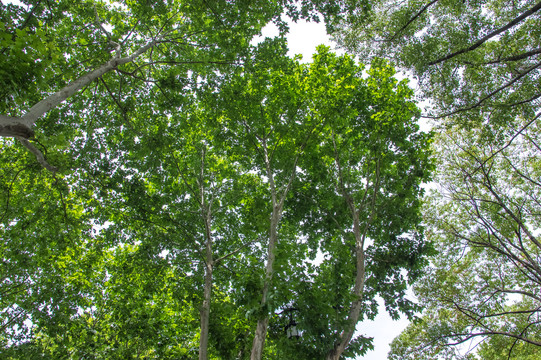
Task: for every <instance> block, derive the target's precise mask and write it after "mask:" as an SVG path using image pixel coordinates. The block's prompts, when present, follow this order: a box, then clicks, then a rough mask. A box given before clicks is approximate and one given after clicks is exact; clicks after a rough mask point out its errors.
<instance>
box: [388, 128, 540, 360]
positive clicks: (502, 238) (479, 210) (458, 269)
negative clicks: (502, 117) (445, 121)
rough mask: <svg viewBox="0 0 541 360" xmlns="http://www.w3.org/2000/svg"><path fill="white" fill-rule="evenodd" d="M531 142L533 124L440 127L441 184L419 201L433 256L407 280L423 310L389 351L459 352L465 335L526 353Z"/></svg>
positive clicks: (531, 344)
mask: <svg viewBox="0 0 541 360" xmlns="http://www.w3.org/2000/svg"><path fill="white" fill-rule="evenodd" d="M539 140H540V139H539V125H538V124H537V123H535V122H533V123H532V122H531V121H526V120H523V122H522V124H521V125H520V127H517V128H513V127H512V126H509V127H508V128H505V129H504V130H501V129H500V131H497V128H495V127H494V126H490V125H485V126H484V127H483V128H482V129H474V130H460V129H458V128H456V127H455V128H451V129H450V130H449V131H447V132H445V133H442V134H441V135H439V138H438V141H437V143H436V149H437V156H438V172H437V178H436V180H437V181H438V184H439V185H440V186H441V189H440V190H439V191H435V192H433V194H432V195H431V196H430V197H429V198H428V201H427V204H426V208H425V219H426V220H425V221H426V222H427V226H428V230H429V231H428V232H427V233H428V234H429V238H430V239H431V240H432V241H434V243H435V245H436V248H437V250H438V251H439V254H438V256H437V257H436V258H434V259H433V263H432V266H431V267H430V269H429V271H427V272H426V274H425V275H424V276H423V278H422V280H421V281H420V282H419V284H418V285H416V286H415V287H414V289H415V292H416V294H417V296H418V298H419V300H420V303H421V305H423V306H425V307H426V310H425V312H424V313H423V316H422V317H421V319H420V320H418V321H417V322H414V323H413V324H412V325H411V326H410V328H409V329H407V330H406V332H405V333H403V334H402V335H401V336H400V337H399V338H398V339H396V340H395V342H394V344H393V347H392V352H393V355H392V358H393V359H422V358H434V357H437V356H442V357H444V358H448V359H455V358H457V359H458V358H460V357H459V356H460V350H461V348H460V346H459V345H461V344H466V343H469V342H470V341H473V342H474V343H481V346H480V349H479V353H478V355H479V356H480V357H481V358H483V359H485V358H486V359H488V358H500V357H502V356H505V358H507V357H509V358H512V359H513V358H522V357H523V356H530V355H531V356H534V357H535V355H534V354H536V353H537V352H538V351H539V349H540V348H539V347H540V346H541V327H540V323H539V309H540V306H541V302H540V301H541V298H540V297H539V292H540V290H541V282H540V279H541V271H540V270H541V268H540V266H539V259H540V254H541V246H540V245H541V243H540V241H539V236H538V234H537V229H538V228H539V225H540V223H539V222H540V218H539V212H538V208H539V200H540V199H539V195H540V187H539V185H540V184H539V182H538V179H539V175H540V174H539ZM421 354H424V355H421ZM504 354H505V355H504ZM423 356H424V357H423ZM471 356H473V355H471Z"/></svg>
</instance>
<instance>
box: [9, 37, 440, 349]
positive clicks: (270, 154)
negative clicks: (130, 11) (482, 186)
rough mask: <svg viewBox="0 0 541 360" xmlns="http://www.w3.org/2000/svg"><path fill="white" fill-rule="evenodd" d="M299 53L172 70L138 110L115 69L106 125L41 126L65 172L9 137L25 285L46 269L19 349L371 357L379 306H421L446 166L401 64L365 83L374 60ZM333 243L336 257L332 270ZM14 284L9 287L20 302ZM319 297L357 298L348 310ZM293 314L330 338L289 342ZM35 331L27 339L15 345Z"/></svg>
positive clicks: (16, 264) (135, 91)
mask: <svg viewBox="0 0 541 360" xmlns="http://www.w3.org/2000/svg"><path fill="white" fill-rule="evenodd" d="M149 51H150V50H149ZM286 52H287V49H286V46H285V43H284V41H283V39H275V40H266V41H264V42H263V43H262V44H260V45H259V46H257V47H255V48H254V49H253V50H250V51H248V50H247V51H246V54H247V55H246V59H245V61H244V62H245V64H244V66H243V67H240V66H239V67H237V68H235V69H228V71H223V72H221V71H204V69H203V70H201V71H200V72H190V73H188V72H187V73H186V74H185V76H186V77H185V78H182V80H183V81H179V80H180V77H179V76H178V73H177V71H180V70H179V69H178V68H175V69H162V68H160V69H155V70H156V72H152V73H151V75H152V76H154V75H156V76H158V75H159V76H160V80H159V81H158V82H157V85H156V86H155V84H153V83H150V84H146V85H143V86H141V87H140V88H130V89H129V90H126V91H127V93H126V94H130V97H129V98H126V99H122V101H121V99H120V97H118V95H116V96H115V95H114V94H119V92H122V91H121V89H124V88H125V86H127V85H126V83H125V79H124V78H123V77H122V76H118V77H112V78H108V76H109V75H112V74H113V73H112V72H109V73H106V74H104V75H103V76H102V77H101V79H100V80H99V81H96V82H93V83H92V88H93V92H90V91H88V92H81V93H80V96H79V98H78V99H77V102H76V103H77V104H78V106H80V107H81V108H86V109H87V110H84V111H83V110H80V111H81V113H82V114H83V115H85V118H86V119H87V120H88V121H89V123H88V124H87V123H85V122H83V121H81V119H79V118H78V117H77V116H76V114H75V113H74V112H73V110H72V109H69V108H66V107H57V108H55V109H52V110H51V111H50V112H49V113H48V116H47V117H46V118H45V119H44V120H45V121H43V123H41V122H40V123H41V126H43V128H48V126H51V129H50V130H53V129H58V130H59V131H58V132H59V134H58V135H56V139H59V138H60V135H64V136H65V137H66V139H64V141H54V140H53V138H47V137H45V138H43V142H44V143H43V146H42V144H41V143H40V144H38V145H39V146H40V147H41V149H46V150H47V151H46V152H45V150H43V151H44V152H45V155H47V157H48V158H50V159H54V160H55V162H56V164H62V168H63V169H64V170H63V171H62V172H56V173H55V172H47V171H43V169H42V168H41V167H40V166H37V165H38V164H34V162H35V161H33V159H32V158H31V157H29V156H28V154H26V155H21V151H24V149H21V148H20V147H16V146H12V142H11V140H10V139H6V140H3V142H2V145H5V148H6V151H5V152H3V153H2V156H3V157H4V158H5V159H15V161H13V162H11V163H10V165H9V166H7V167H6V169H2V171H3V172H2V175H5V178H6V181H5V184H6V186H5V188H6V190H7V191H6V192H5V193H3V194H2V196H3V197H2V198H0V199H1V200H2V201H3V203H5V204H6V207H5V214H4V217H5V218H3V219H2V220H3V222H2V231H3V235H4V234H5V235H6V236H7V237H9V238H10V240H9V243H8V244H7V245H6V247H5V248H6V251H5V252H4V253H3V255H4V254H5V259H6V260H5V263H6V264H7V265H9V266H12V267H13V268H14V269H15V270H16V272H14V273H17V272H19V273H22V274H25V272H28V273H30V275H29V276H28V279H26V280H25V278H24V277H23V276H22V275H21V279H22V280H20V279H19V280H18V282H19V283H23V285H25V286H26V288H25V289H26V290H28V291H26V292H17V291H13V292H14V293H17V296H16V297H8V298H7V300H6V302H5V303H3V304H2V306H3V309H2V310H3V311H4V312H5V313H6V314H13V315H15V316H11V318H10V317H9V316H6V319H7V320H6V321H11V320H10V319H13V318H15V319H16V325H12V324H8V326H6V327H5V329H7V330H6V334H8V335H7V336H5V337H6V339H7V340H6V353H8V352H9V353H12V352H13V351H15V352H16V351H19V350H21V349H22V350H24V349H30V348H31V349H32V351H34V352H35V353H40V354H50V356H57V357H62V356H68V355H69V354H70V353H73V352H77V351H79V350H80V352H79V354H82V355H83V353H84V354H91V355H92V354H94V355H92V356H98V355H99V354H100V353H101V354H104V353H107V356H109V357H123V356H125V355H126V351H127V350H126V349H128V348H134V349H138V353H137V354H138V355H137V356H139V357H143V356H150V354H159V356H161V357H164V358H167V357H180V356H186V357H193V356H195V353H196V352H197V351H196V348H197V347H199V357H200V358H202V359H204V358H209V357H210V358H212V357H221V358H231V357H238V358H246V356H247V355H248V353H250V352H251V355H250V356H251V357H252V358H254V359H257V358H261V357H263V356H267V357H276V356H283V357H288V356H289V355H290V354H294V355H295V356H297V357H302V358H309V357H310V356H312V358H313V355H314V354H318V355H315V356H316V357H318V356H319V357H324V356H326V354H327V353H331V352H332V354H333V355H332V356H333V357H337V356H340V355H341V354H342V353H343V354H344V355H345V356H354V355H355V354H358V353H360V352H364V351H367V349H368V348H369V347H368V345H367V341H365V340H364V339H362V338H361V339H357V340H353V341H351V340H352V333H353V330H354V328H355V325H356V323H357V322H358V321H359V319H362V318H363V316H365V314H366V316H367V317H369V316H371V315H372V314H374V312H373V310H374V309H373V308H371V306H373V304H374V302H375V300H374V296H375V295H376V294H380V295H382V296H383V297H384V298H385V299H386V300H387V302H388V307H389V309H390V311H391V312H393V313H395V314H396V313H397V311H403V312H406V313H410V312H411V311H412V309H413V306H412V304H411V303H410V302H408V301H407V300H406V299H405V298H404V290H405V288H406V287H405V284H404V281H405V276H407V277H408V281H412V280H413V279H415V277H416V276H417V273H418V270H419V266H420V265H421V264H422V263H423V259H424V256H425V255H426V252H427V251H428V247H427V244H426V243H425V242H424V240H423V238H422V236H421V235H420V234H418V233H417V232H418V231H419V230H420V228H419V227H418V220H419V217H418V200H417V197H418V196H419V195H420V189H419V183H420V182H421V181H423V180H424V179H426V178H427V176H428V173H429V171H430V163H429V162H428V161H427V152H426V150H427V142H428V136H427V135H426V134H422V133H419V132H418V128H417V127H416V126H415V125H414V123H415V121H416V119H417V118H416V114H417V110H416V108H415V107H414V106H413V104H412V103H411V102H410V101H409V100H408V97H409V96H410V95H411V94H410V92H409V91H408V90H407V88H406V86H405V84H400V85H398V84H397V83H396V81H395V80H394V79H393V78H392V75H393V74H394V73H393V71H392V69H391V68H390V67H389V66H387V65H386V64H384V63H374V66H373V69H372V70H371V72H370V74H369V77H368V79H363V77H364V75H363V72H362V67H361V66H358V65H356V64H355V63H354V62H353V60H352V59H351V58H349V57H337V56H335V55H333V54H331V53H330V52H329V51H328V49H324V48H322V49H320V50H319V54H318V55H317V56H316V57H315V64H313V65H303V64H300V63H299V62H298V61H296V60H295V59H288V58H287V57H286V56H285V53H286ZM135 80H137V79H135ZM137 81H139V80H137ZM141 84H143V82H142V83H141ZM103 90H105V92H104V93H102V91H103ZM98 99H101V100H103V101H102V102H101V103H99V104H97V105H96V106H93V104H95V103H96V102H97V101H98ZM113 110H114V111H113ZM116 110H118V111H116ZM70 119H74V120H73V126H71V127H69V126H68V121H69V120H70ZM53 137H54V135H53ZM329 160H330V161H329ZM28 164H31V165H28ZM32 164H33V165H32ZM27 167H28V168H29V169H27ZM30 170H31V171H30ZM23 175H24V177H23ZM36 175H37V176H36ZM22 179H24V181H21V180H22ZM338 179H340V181H338ZM19 181H20V183H19ZM51 184H52V185H51ZM57 187H58V189H57ZM25 188H27V189H29V191H30V192H29V193H25V191H24V189H25ZM48 192H49V193H50V194H52V195H54V196H49V197H46V196H45V195H44V194H47V193H48ZM363 194H364V195H363ZM363 199H364V200H363ZM68 200H69V201H68ZM27 201H30V202H31V206H30V205H28V208H29V209H30V210H31V211H30V212H29V211H26V210H25V209H26V208H25V202H27ZM357 201H358V202H357ZM44 209H45V210H47V212H44V211H43V210H44ZM51 214H53V215H54V219H56V221H55V222H54V223H52V224H50V226H49V227H48V228H47V232H43V233H40V227H43V226H45V225H44V224H46V222H45V220H44V219H46V218H47V217H50V216H51ZM365 215H367V216H366V217H365ZM386 218H387V220H385V219H386ZM312 220H313V222H312ZM386 221H390V222H391V223H386ZM352 228H353V229H354V231H351V229H352ZM29 235H32V236H33V237H37V238H38V239H39V242H38V241H37V240H33V237H32V236H29ZM68 235H69V236H68ZM25 237H28V239H25ZM367 239H370V241H373V242H374V243H373V246H369V245H368V244H367V243H364V244H363V241H368V240H367ZM47 240H55V241H57V243H58V244H59V245H58V246H57V245H56V243H51V244H49V243H48V242H47ZM17 241H20V242H21V244H22V246H21V247H20V249H17V245H16V242H17ZM34 242H36V243H37V244H38V245H39V246H38V247H36V246H35V244H34ZM359 243H360V244H359ZM364 245H366V247H365V246H364ZM57 248H58V249H57ZM320 249H321V250H323V251H324V253H325V255H327V256H330V257H333V259H332V261H326V262H324V263H323V264H322V265H321V266H316V265H314V264H312V263H311V262H312V260H313V258H314V257H315V254H316V253H317V252H318V250H320ZM19 250H22V251H20V254H19V252H17V251H19ZM42 252H45V254H42ZM21 254H22V255H23V257H27V258H31V260H36V261H35V264H36V265H34V263H32V264H28V263H24V262H23V261H19V259H18V258H17V256H18V255H21ZM307 254H309V256H310V257H308V255H307ZM365 257H366V258H367V259H369V261H368V262H367V266H366V267H365V264H364V259H363V258H365ZM359 259H360V261H359ZM79 260H81V261H79ZM83 260H84V261H83ZM132 260H133V261H132ZM93 261H94V263H95V266H96V270H97V271H96V272H95V273H92V272H91V271H92V270H93V267H92V266H89V265H90V264H92V263H93ZM79 263H80V264H81V266H79V265H78V264H79ZM365 269H367V270H365ZM319 270H322V271H321V273H322V276H320V275H319V273H318V272H319ZM342 270H343V271H344V272H345V273H346V275H344V276H343V279H342V278H341V274H340V273H341V271H342ZM402 270H406V272H408V274H407V275H406V274H405V273H401V271H402ZM138 271H140V272H141V273H138ZM367 274H368V275H367ZM371 274H373V275H374V276H373V277H370V275H371ZM153 276H156V277H160V276H163V277H164V278H163V279H160V281H156V282H155V283H153V281H152V278H153ZM130 277H133V278H134V283H130V281H129V279H130ZM36 279H37V280H36ZM25 281H26V282H25ZM363 283H365V285H363ZM13 284H15V282H13ZM13 284H12V283H10V282H9V281H4V282H3V283H2V285H3V286H4V285H5V289H7V292H10V291H12V289H15V290H16V289H17V287H16V285H13ZM51 284H54V286H51ZM359 284H361V285H360V286H359ZM12 285H13V286H12ZM312 285H313V286H312ZM179 288H180V289H179ZM320 288H321V289H324V291H329V290H334V291H335V292H334V296H333V300H335V299H336V294H343V295H344V296H343V300H342V301H341V302H340V303H339V304H335V303H329V302H328V299H327V298H325V297H323V296H321V294H320V293H318V291H319V289H320ZM314 294H315V295H318V296H317V297H314V296H312V295H314ZM30 295H31V296H30ZM360 297H361V298H362V299H359V298H360ZM158 301H160V302H163V304H164V307H165V308H164V309H162V310H163V311H162V310H160V309H157V307H156V302H158ZM18 302H19V303H21V304H24V307H21V308H22V309H23V310H24V317H20V318H19V317H18V316H17V313H16V312H14V311H16V310H18V309H19V307H18V306H19V305H18ZM292 303H294V304H293V305H294V306H296V307H299V308H300V310H301V312H304V313H306V314H308V313H310V311H318V313H319V314H321V315H322V317H324V318H325V319H324V320H323V321H321V324H324V325H325V326H323V329H324V332H323V333H318V328H317V327H316V326H312V327H311V325H312V324H310V322H309V320H308V319H309V317H308V316H307V315H302V319H300V325H302V326H306V336H307V339H310V342H307V343H306V346H305V347H304V348H303V349H294V347H293V346H292V345H291V344H290V343H289V344H288V343H286V341H285V340H287V339H284V336H283V329H282V325H283V324H284V321H285V319H286V318H287V316H285V315H284V314H283V312H281V313H279V312H280V309H282V308H284V307H285V306H288V305H291V304H292ZM197 312H198V315H197ZM106 314H112V315H111V317H108V316H106ZM361 314H363V315H361ZM113 315H114V316H113ZM122 315H124V316H125V317H122ZM168 316H170V318H169V317H168ZM126 317H127V319H126ZM164 317H165V318H167V319H164ZM132 318H133V319H132ZM327 320H328V322H327V323H325V321H327ZM132 321H133V323H132ZM177 321H182V322H183V324H184V326H183V327H182V328H181V329H178V328H177V327H175V326H173V324H174V323H176V322H177ZM145 323H146V325H148V326H143V325H144V324H145ZM21 324H22V327H21V328H24V329H25V330H27V332H26V333H25V334H21V336H20V338H17V339H16V341H13V340H12V339H11V338H10V335H13V334H16V333H17V331H18V329H17V326H21ZM321 324H320V325H321ZM132 325H133V326H132ZM10 326H11V327H10ZM169 326H171V329H170V330H164V327H169ZM89 329H91V330H94V331H96V333H94V332H93V331H90V330H89ZM250 329H255V331H254V333H255V334H256V336H253V333H250ZM9 331H11V334H9ZM59 333H60V334H63V336H57V335H56V334H59ZM90 333H92V335H89V334H90ZM278 334H281V337H280V336H279V335H278ZM322 334H325V337H326V339H324V341H319V342H318V341H317V339H318V337H319V338H321V336H322ZM11 337H12V336H11ZM267 338H269V339H268V340H269V342H268V345H267V346H264V345H265V340H266V339H267ZM117 339H119V340H117ZM207 339H208V342H207ZM314 339H315V340H314ZM10 341H11V342H10ZM250 343H251V346H250ZM322 344H323V345H324V346H323V347H322V346H320V345H322ZM96 349H97V350H96ZM336 349H339V350H338V351H336ZM304 350H307V351H304ZM303 351H304V352H303ZM286 354H287V355H286Z"/></svg>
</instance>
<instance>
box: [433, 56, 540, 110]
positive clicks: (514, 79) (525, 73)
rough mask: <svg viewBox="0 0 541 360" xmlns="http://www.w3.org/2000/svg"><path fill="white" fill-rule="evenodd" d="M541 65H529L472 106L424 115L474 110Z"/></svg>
mask: <svg viewBox="0 0 541 360" xmlns="http://www.w3.org/2000/svg"><path fill="white" fill-rule="evenodd" d="M540 66H541V62H539V63H537V64H534V65H532V66H531V67H529V68H528V69H526V70H525V71H524V72H522V73H519V74H518V76H516V77H515V78H513V79H512V80H510V81H509V82H507V83H506V84H504V85H502V86H500V87H499V88H497V89H495V90H493V91H492V92H490V93H489V94H487V95H485V96H484V97H483V98H481V99H480V100H479V101H478V102H477V103H475V104H473V105H471V106H468V107H464V108H460V109H457V110H455V111H452V112H450V113H447V114H443V115H438V116H424V117H426V118H429V119H441V118H444V117H448V116H451V115H455V114H458V113H460V112H463V111H468V110H472V109H475V108H476V107H478V106H480V105H481V104H482V103H483V102H485V101H486V100H488V99H489V98H491V97H492V96H494V95H496V94H497V93H499V92H500V91H502V90H504V89H506V88H508V87H510V86H511V85H513V84H514V83H516V82H517V81H518V80H520V79H521V78H523V77H524V76H526V75H527V74H528V73H530V72H531V71H533V70H535V69H537V68H538V67H540Z"/></svg>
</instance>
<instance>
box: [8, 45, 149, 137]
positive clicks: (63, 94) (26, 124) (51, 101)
mask: <svg viewBox="0 0 541 360" xmlns="http://www.w3.org/2000/svg"><path fill="white" fill-rule="evenodd" d="M158 42H159V40H152V41H150V42H148V43H147V44H146V45H144V46H142V47H141V48H139V49H138V50H137V51H135V52H134V53H133V54H132V55H130V56H127V57H123V58H121V57H119V56H115V57H113V58H112V59H111V60H109V61H108V62H106V63H105V64H103V65H101V66H100V67H99V68H97V69H96V70H94V71H91V72H89V73H88V74H85V75H83V76H81V77H80V78H78V79H77V80H74V81H73V82H71V83H70V84H68V85H66V86H65V87H64V88H62V89H61V90H59V91H57V92H55V93H54V94H52V95H49V96H48V97H47V98H45V99H43V100H41V101H40V102H38V103H37V104H35V105H34V106H32V107H31V108H30V109H29V110H28V111H27V112H26V113H25V114H24V115H22V116H20V117H11V116H7V115H3V114H0V136H3V137H14V136H18V137H21V138H24V139H28V138H30V137H32V136H33V134H34V132H33V130H32V126H33V125H34V123H35V122H36V121H37V120H38V119H39V118H40V117H41V116H43V115H44V114H46V113H47V112H49V111H51V110H52V109H54V108H55V107H57V106H58V105H60V104H61V103H62V102H64V100H66V99H67V98H69V97H71V96H73V95H74V94H75V93H76V92H77V91H79V90H80V89H82V88H83V87H84V86H86V85H88V84H90V83H91V82H92V81H94V80H96V79H98V78H99V77H101V76H103V75H104V74H105V73H107V72H109V71H111V70H113V69H114V68H116V67H117V66H119V65H123V64H127V63H130V62H132V61H134V60H135V59H136V58H138V57H139V56H140V55H142V54H143V53H145V52H146V51H147V50H149V49H150V48H152V47H154V46H155V45H156V44H157V43H158Z"/></svg>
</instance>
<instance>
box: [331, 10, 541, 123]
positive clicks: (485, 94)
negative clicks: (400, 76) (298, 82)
mask: <svg viewBox="0 0 541 360" xmlns="http://www.w3.org/2000/svg"><path fill="white" fill-rule="evenodd" d="M539 10H541V3H539V2H537V1H534V0H532V1H525V2H522V3H520V4H518V3H507V2H502V1H439V0H430V1H425V2H421V1H407V2H403V3H400V4H395V3H393V2H389V1H378V2H376V3H373V12H372V14H371V16H365V17H357V18H355V19H351V20H349V21H346V22H344V23H343V24H342V28H341V29H340V30H339V31H337V32H336V34H335V35H336V38H337V40H338V41H339V42H340V43H341V44H342V45H343V46H344V47H345V48H347V49H348V50H350V51H353V52H355V53H357V54H359V55H360V57H361V59H367V58H372V57H374V56H381V57H384V58H386V59H389V61H391V62H393V63H395V64H396V65H397V66H398V67H400V68H401V69H404V70H408V71H411V72H412V74H413V76H415V77H416V78H417V79H418V80H419V87H420V91H421V93H422V95H423V96H424V98H427V99H430V100H431V104H432V106H433V107H432V110H431V111H429V112H428V114H426V115H427V116H428V117H431V118H434V119H442V118H444V117H447V116H449V115H453V119H454V121H456V122H460V123H462V124H480V123H482V122H483V121H490V122H500V123H506V122H509V121H514V120H515V119H516V118H517V117H520V116H523V117H533V116H534V113H535V112H536V111H537V110H536V109H537V108H538V106H539V102H538V100H539V98H540V96H541V94H540V93H539V67H540V66H541V63H540V62H539V56H540V54H541V48H540V45H541V44H540V42H539V41H540V40H539V39H540V38H541V36H540V33H539V31H540V30H539V27H538V26H537V24H538V23H539V19H540V11H539Z"/></svg>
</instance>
